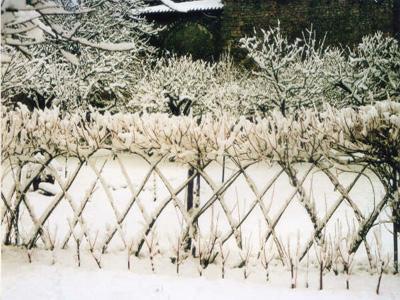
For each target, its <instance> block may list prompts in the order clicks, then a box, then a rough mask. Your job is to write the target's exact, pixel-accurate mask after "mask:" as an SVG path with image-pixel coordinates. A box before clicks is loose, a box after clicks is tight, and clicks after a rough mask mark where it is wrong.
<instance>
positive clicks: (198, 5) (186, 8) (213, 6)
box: [134, 0, 224, 15]
mask: <svg viewBox="0 0 400 300" xmlns="http://www.w3.org/2000/svg"><path fill="white" fill-rule="evenodd" d="M162 2H163V3H164V4H160V5H155V6H149V7H143V8H141V9H138V10H135V11H134V14H142V15H145V14H154V13H167V12H181V13H187V12H193V11H207V10H208V11H209V10H220V9H223V7H224V5H223V4H222V1H221V0H196V1H186V2H173V1H171V0H162Z"/></svg>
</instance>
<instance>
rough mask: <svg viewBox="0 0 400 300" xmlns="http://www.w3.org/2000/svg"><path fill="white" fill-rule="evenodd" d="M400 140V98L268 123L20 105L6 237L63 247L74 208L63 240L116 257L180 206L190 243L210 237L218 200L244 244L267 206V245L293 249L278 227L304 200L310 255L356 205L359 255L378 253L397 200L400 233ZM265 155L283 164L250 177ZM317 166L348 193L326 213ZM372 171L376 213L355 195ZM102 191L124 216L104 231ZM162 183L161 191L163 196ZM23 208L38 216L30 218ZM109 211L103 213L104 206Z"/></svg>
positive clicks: (12, 139) (9, 149)
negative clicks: (56, 228) (315, 180)
mask: <svg viewBox="0 0 400 300" xmlns="http://www.w3.org/2000/svg"><path fill="white" fill-rule="evenodd" d="M399 139H400V105H399V104H397V103H392V102H383V103H378V104H376V105H375V106H370V107H364V108H361V109H358V110H352V109H346V110H340V111H338V110H334V109H331V108H329V107H327V108H326V110H325V111H324V112H323V113H321V112H315V111H311V110H305V111H303V112H301V113H299V114H298V115H297V116H291V117H286V118H285V117H283V116H282V115H280V114H279V113H278V112H276V113H273V114H271V115H270V117H268V118H264V119H257V120H248V119H244V118H243V119H239V120H237V119H232V118H230V117H227V116H223V117H220V118H213V117H211V116H203V118H202V119H201V120H198V119H195V118H192V117H170V116H167V115H164V114H153V115H142V116H141V115H137V114H133V115H132V114H116V115H108V114H105V115H102V114H99V113H95V112H92V113H90V114H88V113H74V114H71V115H65V116H61V115H60V113H59V112H58V111H56V110H52V111H40V112H39V111H35V112H29V111H27V110H26V109H25V108H20V109H18V110H16V111H12V112H7V113H4V115H3V118H2V141H3V143H2V164H3V167H4V170H5V171H4V172H3V177H2V183H3V189H2V193H1V196H2V203H3V210H2V224H3V226H2V227H3V240H4V243H6V244H21V243H22V244H24V245H25V246H26V247H28V248H32V247H35V246H38V245H44V247H46V248H51V247H52V246H53V245H54V241H52V239H51V235H50V234H49V231H48V227H47V226H48V222H49V220H50V218H51V216H52V215H54V214H55V213H56V212H57V209H58V208H59V207H61V206H63V207H68V209H69V211H71V212H72V215H70V216H69V217H68V220H66V222H67V224H68V226H69V227H68V230H67V231H65V232H64V235H63V236H62V237H61V238H60V239H59V244H60V246H61V247H66V246H67V245H68V242H69V241H70V240H71V239H72V237H74V236H75V235H76V232H77V230H78V228H79V231H80V232H82V239H86V240H87V242H88V244H89V245H90V249H91V251H94V248H96V249H100V250H101V251H102V252H103V253H104V252H106V251H107V250H108V249H109V246H110V244H111V243H112V242H113V241H114V240H117V239H119V240H120V241H122V248H127V247H132V245H131V243H133V242H134V250H133V252H134V253H135V254H136V255H139V254H140V253H141V251H142V249H143V246H144V244H145V243H146V241H147V238H148V237H149V235H150V234H152V230H153V229H154V227H156V226H157V222H158V220H159V218H161V217H162V216H163V214H165V212H166V211H167V210H168V209H170V208H171V207H173V208H174V209H175V211H176V217H177V218H179V219H181V220H182V230H181V232H180V235H181V237H182V240H183V241H186V244H188V243H189V244H190V243H192V244H196V241H197V240H198V239H199V238H200V236H201V230H200V227H201V226H200V225H199V220H200V219H201V218H202V217H203V215H205V214H206V213H209V212H210V210H211V209H212V208H213V207H215V205H218V206H219V207H220V209H221V211H222V212H223V217H224V218H225V220H226V222H227V224H228V226H225V228H224V229H223V230H222V232H220V233H219V238H220V240H221V243H225V242H227V241H229V240H230V241H232V240H233V241H234V242H235V243H236V245H237V246H238V248H242V247H243V244H244V241H243V236H242V234H241V226H243V224H245V223H246V220H247V219H248V218H250V217H251V215H252V214H253V213H254V212H255V211H256V210H258V211H261V214H260V216H261V220H260V221H262V224H264V226H265V233H266V234H265V235H264V236H263V239H264V242H266V241H268V240H271V241H273V243H274V244H275V245H276V247H277V249H278V250H279V249H281V248H282V247H284V246H283V245H282V241H281V240H280V239H279V238H278V236H277V234H276V228H277V226H278V224H279V223H280V222H282V216H283V215H284V214H285V212H286V211H287V209H288V207H289V206H290V205H291V204H292V203H293V202H297V203H299V204H300V205H301V206H302V207H303V208H304V211H305V212H306V216H307V218H308V219H309V222H310V223H311V224H312V227H313V233H312V234H311V235H310V236H309V237H308V238H307V241H306V242H305V243H304V247H303V249H302V250H301V258H303V257H304V256H305V255H306V254H307V252H308V251H309V249H310V248H311V247H312V245H313V243H315V242H317V243H318V241H320V240H321V239H322V238H323V234H324V230H325V228H326V227H327V224H328V223H329V221H330V220H331V218H332V217H333V215H334V214H335V212H336V211H337V210H338V209H339V208H340V207H341V206H343V205H346V207H351V210H352V211H353V212H354V217H355V219H356V223H357V224H356V228H355V229H356V231H355V232H354V234H353V235H352V236H351V244H350V247H349V252H350V253H355V252H356V251H357V250H358V249H359V247H360V245H363V247H364V248H365V249H366V252H367V255H368V256H369V257H370V255H371V250H370V245H369V243H368V241H367V238H366V237H367V234H368V232H369V231H370V229H371V228H372V227H373V226H374V223H375V222H376V221H377V219H378V217H379V215H380V214H381V212H382V211H383V210H385V209H387V208H390V210H391V211H392V212H393V219H392V222H393V224H394V228H395V230H394V234H396V230H398V227H396V226H398V224H397V222H398V214H397V213H398V212H397V211H396V209H398V207H399V200H398V193H399V187H398V180H399V170H400V168H399V163H400V160H399V148H400V141H399ZM99 157H101V158H99ZM124 157H125V158H126V157H131V158H132V157H135V160H134V161H136V162H139V161H141V164H143V163H144V164H145V165H146V166H145V167H144V168H143V170H146V171H145V172H144V173H142V174H141V176H140V178H135V179H132V174H135V170H132V168H133V169H134V168H135V165H131V164H129V165H128V164H127V163H126V159H124ZM64 160H67V161H68V160H69V161H73V162H74V163H73V164H70V167H68V172H67V171H66V170H67V164H66V165H65V169H64V171H63V174H62V175H61V174H60V172H59V171H58V170H57V169H56V167H54V162H56V161H57V162H58V163H59V162H60V161H64ZM166 162H168V163H169V164H171V163H172V164H176V165H179V166H180V168H181V169H184V170H186V171H185V172H187V173H185V176H184V178H183V179H181V180H180V182H178V183H176V182H174V183H172V181H171V178H170V173H166V172H164V171H163V170H162V169H163V165H165V163H166ZM111 163H112V164H114V169H118V174H119V177H118V180H119V181H120V182H123V184H124V185H125V189H126V190H127V191H128V192H127V193H125V194H124V195H123V198H124V201H122V202H123V205H121V204H119V202H121V201H120V200H121V199H120V198H121V197H122V196H121V195H117V194H116V193H115V191H113V188H112V186H110V185H109V184H108V180H109V178H110V174H109V173H107V172H106V169H107V166H108V165H109V164H111ZM260 163H263V164H264V167H266V165H265V163H267V164H268V165H269V166H270V168H271V170H273V172H272V173H271V174H272V175H271V176H269V177H268V178H266V180H265V182H264V181H263V182H262V183H261V184H259V183H256V182H255V179H254V176H252V175H251V173H250V172H251V171H250V170H251V168H252V166H254V165H257V164H260ZM71 165H72V166H73V167H71ZM211 165H214V169H215V166H218V167H217V169H218V173H219V174H221V177H220V178H218V179H216V178H215V176H214V175H213V174H211V173H210V172H209V170H210V168H211V167H210V166H211ZM228 166H229V168H228ZM228 169H229V172H228ZM316 170H317V171H318V172H319V173H321V174H323V176H324V177H325V178H327V179H329V181H330V183H331V184H332V186H333V187H334V188H335V190H336V192H337V195H338V196H337V199H336V200H335V201H334V202H333V204H332V205H330V206H329V207H327V208H326V211H325V212H324V213H322V214H321V213H320V212H319V211H318V209H317V204H318V203H319V202H323V201H324V199H323V196H322V195H312V194H311V192H310V191H309V190H307V188H306V187H305V184H304V183H305V181H306V180H309V179H310V176H312V174H313V172H315V171H316ZM338 170H340V171H343V170H347V171H348V172H350V171H351V172H353V173H354V172H356V175H355V176H354V177H352V180H351V181H350V182H347V183H346V184H345V183H343V182H342V181H341V180H340V176H338V175H337V174H338V173H337V171H338ZM43 174H51V175H52V176H53V177H54V178H55V181H56V185H57V186H59V190H58V191H57V192H55V194H54V195H52V196H48V197H47V198H48V199H49V201H48V202H46V205H45V207H43V208H42V209H41V210H40V213H38V210H37V209H36V206H37V205H39V202H40V201H39V200H38V199H35V198H32V197H31V196H29V195H30V190H31V189H32V186H33V185H34V184H35V180H37V178H39V177H40V176H42V177H43ZM371 174H373V176H375V177H376V178H378V180H379V182H380V184H381V185H382V187H383V190H384V194H383V195H382V197H380V198H379V199H378V200H377V201H376V202H375V203H372V204H371V205H372V209H370V210H369V211H368V212H365V211H363V210H362V209H361V208H360V207H359V206H358V204H357V203H356V202H357V201H355V200H354V199H353V198H352V196H351V192H352V189H353V188H354V187H355V186H356V184H357V182H358V181H360V180H361V179H362V178H370V177H371ZM83 177H84V178H85V180H82V178H83ZM10 178H11V180H10ZM155 178H156V179H155ZM282 178H284V179H283V180H286V182H287V189H288V190H289V191H290V193H289V194H288V195H287V197H286V198H285V199H279V200H275V201H278V206H279V208H278V209H277V210H276V211H275V212H274V213H272V212H271V210H270V204H269V201H270V200H269V198H268V197H266V195H267V193H270V192H271V190H272V189H273V188H274V185H275V183H276V182H277V181H278V180H282ZM239 179H240V180H244V182H245V185H246V188H247V189H248V190H249V191H251V195H252V196H251V198H250V199H247V200H246V201H247V205H246V210H245V211H242V213H241V214H240V216H236V215H235V214H233V213H232V207H233V205H234V203H232V202H233V201H234V200H233V199H232V198H231V197H229V198H227V197H226V194H227V192H228V190H229V189H231V188H232V187H233V186H234V185H235V184H236V183H237V181H238V180H239ZM155 181H157V182H159V183H161V184H162V185H163V191H161V190H160V191H159V194H158V195H157V201H154V200H153V199H151V197H149V193H148V191H147V188H146V187H148V186H151V185H154V184H155V183H154V182H155ZM74 185H75V187H76V186H78V187H79V188H75V190H83V191H84V193H83V194H82V195H79V196H77V195H76V194H74V189H73V188H72V187H73V186H74ZM81 185H84V186H81ZM204 186H206V187H207V189H208V190H209V192H208V193H202V192H201V191H202V189H201V188H200V187H203V189H204ZM98 189H101V190H102V192H103V194H104V195H105V202H104V207H107V208H108V209H109V210H110V212H111V214H112V221H111V223H110V224H108V226H104V227H102V228H100V229H98V230H97V231H96V236H95V237H94V235H93V234H94V231H95V230H94V229H93V228H91V225H90V224H89V223H90V222H88V218H87V216H86V215H85V214H86V212H87V211H88V210H89V209H90V206H91V202H93V201H96V199H93V198H94V195H96V190H98ZM156 190H157V189H153V193H155V192H156ZM267 198H268V199H267ZM149 202H151V203H152V204H151V206H149V205H148V203H149ZM40 205H42V206H43V203H41V204H40ZM22 208H23V209H24V210H26V211H27V213H28V215H29V219H30V222H28V223H26V222H25V223H24V224H23V225H22V220H21V217H20V214H21V210H22ZM396 214H397V215H396ZM133 215H135V216H137V217H138V218H140V219H141V222H140V224H141V225H140V230H138V231H136V232H135V234H133V235H132V234H129V233H127V230H128V231H129V228H130V226H129V224H130V223H129V222H130V221H128V219H129V218H131V217H132V216H133ZM60 216H61V218H62V217H63V215H62V214H61V215H60V214H58V215H57V218H60ZM64 217H65V218H67V216H66V215H64ZM221 217H222V216H221ZM97 218H101V214H99V215H98V216H97ZM27 224H28V225H27ZM46 224H47V225H46ZM21 227H23V231H24V233H22V232H21ZM164 229H165V228H164ZM99 230H100V232H99ZM166 230H168V229H166ZM128 236H129V238H128ZM97 237H99V239H97ZM395 240H397V238H396V236H395ZM132 241H133V242H132ZM396 249H397V248H395V251H397V250H396ZM395 256H396V255H395Z"/></svg>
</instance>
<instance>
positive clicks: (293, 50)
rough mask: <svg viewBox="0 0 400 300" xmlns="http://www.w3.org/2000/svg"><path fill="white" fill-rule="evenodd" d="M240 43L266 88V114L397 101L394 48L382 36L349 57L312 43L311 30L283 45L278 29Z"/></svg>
mask: <svg viewBox="0 0 400 300" xmlns="http://www.w3.org/2000/svg"><path fill="white" fill-rule="evenodd" d="M240 42H241V46H242V48H244V49H245V50H246V51H247V52H248V56H249V57H250V58H251V59H252V60H253V61H254V63H255V64H256V66H257V68H258V69H257V70H256V71H255V72H254V73H255V74H256V76H257V77H259V78H260V79H262V82H263V85H264V86H265V87H266V90H267V93H265V98H264V99H263V100H262V101H263V102H264V106H265V108H266V109H270V108H271V107H277V108H279V109H280V110H281V112H282V113H283V114H286V113H290V112H293V111H295V110H297V109H299V108H301V107H321V106H322V105H323V104H324V103H330V104H331V105H334V106H336V107H346V106H349V105H350V106H361V105H366V104H370V103H374V102H376V101H383V100H392V101H397V102H399V101H400V88H399V87H400V47H399V43H398V41H396V40H395V39H393V38H391V37H385V36H383V34H382V33H379V32H378V33H376V34H374V35H371V36H366V37H364V38H363V40H362V42H361V43H360V44H359V45H358V47H357V48H356V49H355V50H354V51H351V50H349V49H347V50H342V49H338V48H335V47H328V46H325V45H324V44H323V42H322V43H318V42H317V41H316V39H315V34H314V33H313V31H312V30H309V31H307V32H306V33H305V34H303V37H302V38H297V39H296V40H294V41H289V40H288V38H287V37H285V36H284V35H283V33H282V32H281V29H280V27H279V26H278V27H276V28H271V29H269V30H267V31H264V30H261V32H255V36H253V37H247V38H243V39H241V41H240Z"/></svg>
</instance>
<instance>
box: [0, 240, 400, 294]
mask: <svg viewBox="0 0 400 300" xmlns="http://www.w3.org/2000/svg"><path fill="white" fill-rule="evenodd" d="M35 251H36V252H35ZM67 252H68V250H66V251H59V252H57V253H56V263H55V264H54V265H52V264H51V260H52V257H51V255H50V254H49V252H48V251H47V252H40V253H39V250H34V253H33V255H32V258H33V262H32V264H29V263H28V262H27V256H26V252H25V251H23V250H21V249H17V248H10V247H3V250H2V299H4V300H8V299H13V300H17V299H23V300H27V299H31V300H34V299H40V300H42V299H68V300H70V299H85V300H88V299H115V300H116V299H141V300H143V299H185V300H188V299H240V300H243V299H293V298H296V299H400V276H394V275H387V274H385V275H383V279H382V285H381V294H380V295H376V294H375V288H376V284H377V275H370V274H368V273H367V272H365V271H363V270H357V275H353V276H351V279H350V290H346V289H345V278H344V276H343V275H338V276H335V275H334V274H333V273H330V274H328V275H326V276H325V277H324V285H325V287H324V290H322V291H319V290H318V275H317V272H316V270H315V269H313V271H312V272H311V273H310V277H309V282H310V287H309V288H308V289H306V288H305V273H304V272H303V271H301V272H300V273H299V279H298V285H299V287H298V288H297V289H294V290H292V289H290V288H289V286H290V278H289V273H288V272H287V271H286V270H283V269H282V267H280V266H275V267H274V268H273V269H274V270H273V272H272V273H271V278H270V282H268V283H266V282H265V280H264V275H263V273H262V270H257V269H256V268H254V270H253V269H252V271H251V273H250V276H249V278H248V279H247V280H243V277H242V273H241V272H242V271H241V270H239V269H229V270H228V271H227V274H226V278H225V279H221V278H220V276H221V275H220V270H219V267H218V266H216V265H212V266H210V267H209V268H208V269H206V270H205V272H204V276H203V277H199V275H198V274H197V271H196V270H197V269H196V267H195V262H193V261H190V260H189V261H187V262H186V263H185V264H184V265H183V266H182V272H181V274H180V275H176V274H174V265H172V264H171V263H170V262H169V261H168V260H163V259H160V260H159V261H157V263H156V268H157V270H156V274H151V272H150V270H149V261H148V259H140V260H137V261H135V262H134V264H133V269H132V270H131V271H128V270H127V269H126V266H125V269H124V268H123V265H124V263H125V257H123V256H121V255H115V256H106V258H105V267H104V269H102V270H99V269H97V268H96V267H95V266H94V265H93V264H92V263H91V261H90V258H83V260H82V267H80V268H78V267H76V265H75V266H74V261H73V260H71V255H70V253H67Z"/></svg>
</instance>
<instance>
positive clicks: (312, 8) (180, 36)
mask: <svg viewBox="0 0 400 300" xmlns="http://www.w3.org/2000/svg"><path fill="white" fill-rule="evenodd" d="M375 1H381V2H378V3H377V2H375ZM393 1H396V0H223V2H224V10H223V11H222V12H221V11H213V12H207V13H203V12H197V13H190V14H180V13H168V14H155V15H151V16H148V18H150V19H151V20H154V21H156V22H157V23H159V24H161V25H165V26H166V27H167V30H165V31H164V32H163V33H162V34H161V35H160V37H159V39H158V41H157V46H159V47H161V48H164V49H167V50H171V51H173V52H176V53H178V54H188V53H189V54H192V55H193V57H194V58H203V59H215V58H217V57H218V56H219V54H220V53H222V52H223V51H224V50H227V49H230V50H231V53H232V54H233V55H234V56H236V57H237V58H239V59H240V58H241V56H242V55H244V54H243V53H242V52H241V51H240V49H239V48H238V47H237V46H238V41H239V39H240V38H241V37H244V36H246V35H253V34H254V29H260V28H264V29H267V28H269V27H270V26H276V25H277V23H278V19H279V21H280V24H281V28H282V31H283V32H284V33H285V34H286V35H287V36H288V37H289V38H290V39H294V38H296V37H298V36H300V35H301V33H302V32H303V31H304V30H305V29H307V28H310V27H311V24H312V25H313V29H314V30H315V31H316V34H317V38H319V39H322V38H323V37H324V36H325V35H326V44H328V45H332V44H334V45H339V44H342V45H346V46H350V47H352V46H353V45H355V44H357V43H358V42H360V41H361V39H362V37H363V36H364V35H366V34H369V33H374V32H376V31H377V30H380V31H383V32H385V33H387V34H393V27H394V26H393V23H394V22H393V20H394V19H393V16H394V15H393V11H394V9H393ZM205 30H206V31H207V33H206V34H205V33H204V32H205Z"/></svg>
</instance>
